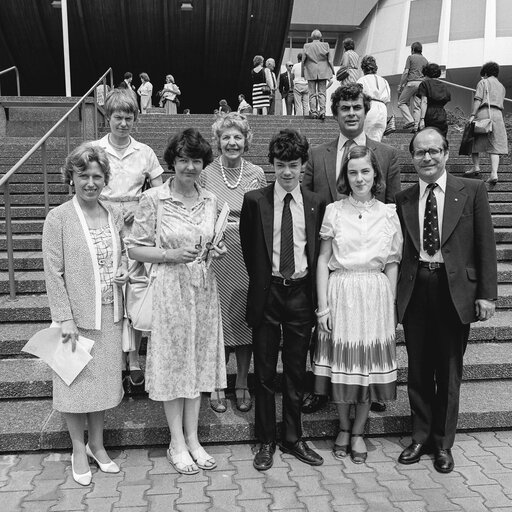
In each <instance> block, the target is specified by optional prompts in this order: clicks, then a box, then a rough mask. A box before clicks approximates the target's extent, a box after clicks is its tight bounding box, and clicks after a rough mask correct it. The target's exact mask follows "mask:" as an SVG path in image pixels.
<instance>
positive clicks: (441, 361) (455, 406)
mask: <svg viewBox="0 0 512 512" xmlns="http://www.w3.org/2000/svg"><path fill="white" fill-rule="evenodd" d="M403 326H404V334H405V343H406V346H407V355H408V358H409V365H408V366H409V368H408V370H409V374H408V392H409V403H410V406H411V416H412V438H413V440H414V441H415V442H417V443H422V444H425V443H427V442H432V444H433V445H434V447H436V448H451V447H452V446H453V442H454V439H455V430H456V428H457V419H458V414H459V394H460V384H461V381H462V365H463V364H462V363H463V357H464V352H465V351H466V345H467V341H468V337H469V324H463V323H461V321H460V318H459V315H458V314H457V311H456V310H455V307H454V305H453V302H452V300H451V297H450V291H449V289H448V281H447V278H446V272H445V269H444V268H442V269H439V270H436V271H430V270H429V269H427V268H422V267H420V268H419V269H418V274H417V276H416V283H415V286H414V291H413V294H412V297H411V300H410V302H409V305H408V306H407V310H406V312H405V315H404V322H403Z"/></svg>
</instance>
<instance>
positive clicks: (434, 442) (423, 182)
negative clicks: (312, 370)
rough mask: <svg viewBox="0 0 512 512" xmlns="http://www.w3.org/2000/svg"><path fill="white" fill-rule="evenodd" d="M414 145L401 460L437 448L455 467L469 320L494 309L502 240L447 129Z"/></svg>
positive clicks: (401, 211) (440, 467) (403, 209)
mask: <svg viewBox="0 0 512 512" xmlns="http://www.w3.org/2000/svg"><path fill="white" fill-rule="evenodd" d="M409 151H410V153H411V155H412V161H413V165H414V168H415V169H416V172H417V173H418V177H419V182H418V184H416V185H413V186H412V187H410V188H408V189H406V190H404V191H403V192H399V193H398V194H397V196H396V205H397V211H398V216H399V218H400V223H401V225H402V231H403V235H404V249H403V257H402V262H401V268H400V275H399V278H398V290H397V309H398V317H399V321H400V322H401V323H402V324H403V326H404V334H405V343H406V347H407V355H408V392H409V403H410V406H411V418H412V443H411V444H410V445H409V446H408V447H407V448H406V449H405V450H404V451H403V452H402V453H401V455H400V457H399V458H398V461H399V462H400V463H401V464H413V463H415V462H418V461H419V460H420V457H421V455H422V454H424V453H427V452H430V451H431V450H433V452H434V468H435V469H436V470H437V471H439V472H440V473H449V472H450V471H452V470H453V467H454V461H453V456H452V453H451V447H452V446H453V443H454V439H455V430H456V427H457V418H458V411H459V395H460V385H461V380H462V367H463V356H464V352H465V350H466V345H467V341H468V336H469V327H470V323H471V322H476V321H478V320H480V321H485V320H488V319H489V318H491V317H492V315H493V314H494V301H495V300H496V296H497V265H496V244H495V241H494V230H493V225H492V220H491V213H490V209H489V202H488V200H487V191H486V188H485V185H484V183H483V182H482V181H480V180H472V179H467V178H457V177H455V176H452V175H451V174H448V172H447V171H446V161H447V160H448V141H447V140H446V138H445V137H444V135H443V134H442V133H441V132H440V131H439V130H437V129H436V128H424V129H423V130H421V131H419V132H418V133H417V134H416V135H415V136H414V137H413V138H412V140H411V143H410V146H409Z"/></svg>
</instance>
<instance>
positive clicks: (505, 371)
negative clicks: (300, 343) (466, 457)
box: [0, 341, 512, 401]
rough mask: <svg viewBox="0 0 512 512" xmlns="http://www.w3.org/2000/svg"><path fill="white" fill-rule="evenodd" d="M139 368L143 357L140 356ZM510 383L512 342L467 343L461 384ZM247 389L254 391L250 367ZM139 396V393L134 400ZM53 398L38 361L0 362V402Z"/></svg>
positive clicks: (231, 382) (46, 370)
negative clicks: (483, 382)
mask: <svg viewBox="0 0 512 512" xmlns="http://www.w3.org/2000/svg"><path fill="white" fill-rule="evenodd" d="M397 363H398V378H397V381H398V383H399V384H406V383H407V352H406V349H405V345H403V344H399V345H398V346H397ZM141 365H142V368H143V369H144V368H145V357H144V356H141ZM277 373H278V376H277V389H278V390H279V391H282V388H281V386H282V364H281V361H280V362H279V364H278V369H277ZM227 374H228V389H229V390H230V391H231V392H234V386H235V379H236V364H235V362H234V357H232V358H231V361H230V362H229V363H228V367H227ZM510 379H512V341H508V342H504V343H470V344H468V348H467V351H466V354H465V356H464V374H463V380H464V381H470V380H481V381H484V380H510ZM249 388H250V389H251V390H253V389H254V373H253V368H252V365H251V369H250V372H249ZM138 395H140V390H139V391H138V392H137V396H138ZM51 396H52V370H51V369H50V367H49V366H48V365H47V364H46V363H45V362H43V361H42V360H40V359H35V358H18V359H0V401H1V400H10V399H15V398H20V399H21V398H50V397H51Z"/></svg>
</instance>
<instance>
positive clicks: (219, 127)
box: [212, 112, 253, 152]
mask: <svg viewBox="0 0 512 512" xmlns="http://www.w3.org/2000/svg"><path fill="white" fill-rule="evenodd" d="M230 128H236V129H237V130H238V131H239V132H240V133H241V134H242V135H243V136H244V138H245V143H244V152H247V151H249V146H250V144H251V142H252V137H253V133H252V130H251V127H250V126H249V121H247V117H245V116H244V115H242V114H239V113H238V112H230V113H229V114H226V115H225V116H222V117H219V118H218V119H216V120H215V122H214V123H213V124H212V134H213V140H214V142H215V143H216V145H217V149H218V150H219V151H220V138H221V137H222V134H223V133H224V131H225V130H229V129H230Z"/></svg>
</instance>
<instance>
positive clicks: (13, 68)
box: [0, 66, 21, 96]
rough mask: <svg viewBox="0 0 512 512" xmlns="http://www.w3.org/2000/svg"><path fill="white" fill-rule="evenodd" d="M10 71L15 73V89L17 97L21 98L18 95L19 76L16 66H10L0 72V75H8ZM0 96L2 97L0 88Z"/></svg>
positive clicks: (19, 94) (0, 88)
mask: <svg viewBox="0 0 512 512" xmlns="http://www.w3.org/2000/svg"><path fill="white" fill-rule="evenodd" d="M10 71H14V72H15V73H16V88H17V90H18V96H21V93H20V74H19V72H18V68H17V67H16V66H11V67H10V68H7V69H4V70H2V71H0V75H5V74H6V73H9V72H10ZM0 96H2V87H1V86H0Z"/></svg>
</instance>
